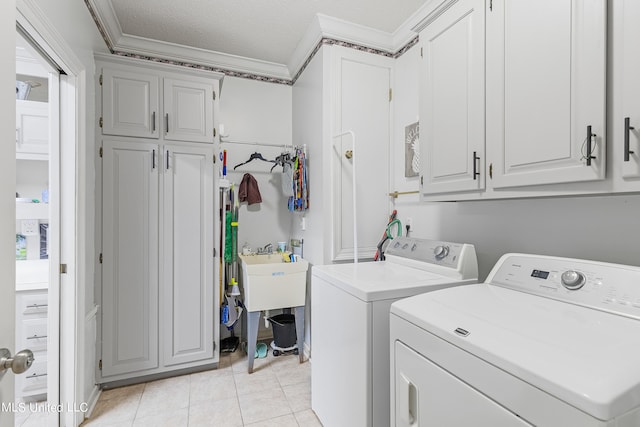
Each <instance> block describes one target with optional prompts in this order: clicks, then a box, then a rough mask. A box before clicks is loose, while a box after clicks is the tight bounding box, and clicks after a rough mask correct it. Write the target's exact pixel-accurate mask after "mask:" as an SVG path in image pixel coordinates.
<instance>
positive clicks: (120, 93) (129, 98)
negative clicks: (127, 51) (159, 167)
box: [102, 68, 160, 138]
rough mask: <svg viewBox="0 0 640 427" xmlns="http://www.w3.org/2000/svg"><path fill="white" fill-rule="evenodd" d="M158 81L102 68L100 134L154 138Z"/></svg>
mask: <svg viewBox="0 0 640 427" xmlns="http://www.w3.org/2000/svg"><path fill="white" fill-rule="evenodd" d="M159 90H160V86H159V78H158V77H157V76H155V75H153V74H147V73H143V72H131V71H126V70H121V69H111V68H104V69H103V71H102V99H103V101H102V120H103V123H102V133H103V134H104V135H122V136H137V137H145V138H158V136H159V135H160V131H159V129H160V126H159V122H160V110H159V102H160V101H159V97H158V96H159Z"/></svg>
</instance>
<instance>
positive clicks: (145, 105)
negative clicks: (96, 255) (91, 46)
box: [97, 56, 221, 383]
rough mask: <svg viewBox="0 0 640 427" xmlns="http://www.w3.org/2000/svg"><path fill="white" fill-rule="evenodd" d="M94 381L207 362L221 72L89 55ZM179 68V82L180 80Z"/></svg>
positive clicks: (213, 340) (213, 349)
mask: <svg viewBox="0 0 640 427" xmlns="http://www.w3.org/2000/svg"><path fill="white" fill-rule="evenodd" d="M97 63H98V70H99V72H101V81H102V87H101V89H102V99H101V101H102V102H101V109H100V111H102V117H101V118H99V121H100V122H101V124H102V134H101V136H100V137H101V142H102V146H101V153H102V157H101V164H102V185H101V191H102V198H101V199H102V209H101V223H102V242H101V250H100V253H101V263H102V264H101V267H102V283H101V292H99V295H100V296H101V308H102V310H101V314H102V316H101V321H100V336H101V343H100V344H101V345H100V346H99V347H100V348H99V352H98V354H99V355H100V356H99V358H100V360H99V363H98V365H99V374H98V377H99V382H101V383H108V382H115V381H121V380H130V379H131V378H141V377H147V378H149V377H150V376H154V375H155V376H158V375H168V373H170V372H172V371H177V370H183V369H195V368H199V367H200V368H201V367H203V366H209V365H211V366H214V364H215V363H217V362H218V360H219V350H218V342H219V319H218V318H219V308H218V307H219V293H218V292H217V291H216V290H217V289H218V288H217V280H216V279H215V278H216V277H218V274H219V272H218V270H217V264H218V263H217V262H215V256H216V255H215V253H214V248H215V244H214V242H215V241H216V240H215V239H216V236H217V230H216V229H215V227H214V224H215V223H216V221H215V214H214V213H215V212H217V207H216V203H217V200H216V198H215V197H214V184H215V183H214V177H215V174H214V144H213V143H214V141H215V139H216V135H215V129H214V119H215V118H216V116H215V111H216V109H217V99H216V98H217V94H218V93H219V86H220V80H221V75H218V74H215V73H204V72H192V71H190V70H187V71H183V70H182V69H181V68H180V69H176V67H169V66H167V67H162V66H160V67H158V66H157V65H155V64H152V65H150V64H147V63H144V62H141V61H133V62H131V61H128V60H122V59H116V60H114V59H113V58H111V57H102V56H100V57H97ZM178 72H179V74H178Z"/></svg>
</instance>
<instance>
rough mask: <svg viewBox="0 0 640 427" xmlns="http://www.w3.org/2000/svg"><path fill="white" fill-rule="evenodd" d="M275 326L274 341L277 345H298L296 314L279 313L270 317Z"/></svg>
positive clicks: (288, 346)
mask: <svg viewBox="0 0 640 427" xmlns="http://www.w3.org/2000/svg"><path fill="white" fill-rule="evenodd" d="M268 320H269V322H270V323H271V327H272V328H273V341H274V342H275V345H276V347H279V348H282V349H284V348H290V347H293V346H295V345H296V316H294V315H293V314H277V315H275V316H271V317H269V318H268Z"/></svg>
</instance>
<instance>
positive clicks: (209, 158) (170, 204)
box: [161, 144, 217, 366]
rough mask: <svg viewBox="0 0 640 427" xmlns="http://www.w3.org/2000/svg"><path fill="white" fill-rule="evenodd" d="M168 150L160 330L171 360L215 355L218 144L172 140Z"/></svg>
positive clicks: (165, 152)
mask: <svg viewBox="0 0 640 427" xmlns="http://www.w3.org/2000/svg"><path fill="white" fill-rule="evenodd" d="M200 145H201V144H200ZM163 156H164V160H163V164H162V167H163V198H164V200H163V206H164V208H163V212H162V215H163V218H162V223H163V227H162V230H163V233H162V242H161V247H162V259H163V262H162V277H161V286H162V296H163V298H162V303H163V307H162V313H164V314H163V316H162V319H161V331H162V339H163V344H162V346H163V347H164V359H163V363H164V365H165V366H168V365H174V364H178V363H185V362H192V361H196V360H203V359H209V358H211V357H213V351H214V348H213V343H214V336H213V316H212V312H213V310H214V309H215V307H217V305H214V295H213V292H214V283H213V262H214V258H213V248H214V243H213V233H214V230H213V228H214V220H213V147H212V146H210V145H208V146H205V145H201V146H199V147H198V146H194V145H191V146H189V147H185V146H174V145H169V144H167V145H165V146H164V148H163ZM215 288H216V289H217V286H216V287H215Z"/></svg>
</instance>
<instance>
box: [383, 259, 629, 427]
mask: <svg viewBox="0 0 640 427" xmlns="http://www.w3.org/2000/svg"><path fill="white" fill-rule="evenodd" d="M639 320H640V268H638V267H630V266H623V265H617V264H606V263H601V262H595V261H585V260H578V259H567V258H556V257H546V256H536V255H523V254H507V255H504V256H503V257H502V258H501V259H500V260H499V261H498V263H497V264H496V265H495V266H494V268H493V269H492V271H491V273H490V274H489V276H488V278H487V280H486V283H483V284H478V285H472V286H464V287H461V288H452V289H444V290H442V291H438V292H434V293H430V294H425V295H419V296H416V297H411V298H407V299H405V300H402V301H398V302H396V303H394V304H393V305H392V307H391V316H390V328H391V330H390V333H391V371H390V372H391V375H392V378H393V384H392V393H391V403H392V409H391V425H392V426H428V425H434V426H442V427H447V426H463V425H474V426H491V427H500V426H531V425H534V426H557V427H567V426H580V427H596V426H597V427H603V426H610V427H612V426H616V427H630V426H639V425H640V321H639Z"/></svg>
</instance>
